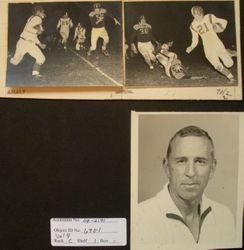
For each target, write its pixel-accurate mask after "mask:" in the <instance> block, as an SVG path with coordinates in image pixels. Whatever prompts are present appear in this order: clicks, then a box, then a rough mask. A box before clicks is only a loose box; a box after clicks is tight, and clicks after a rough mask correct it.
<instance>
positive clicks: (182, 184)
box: [165, 136, 216, 201]
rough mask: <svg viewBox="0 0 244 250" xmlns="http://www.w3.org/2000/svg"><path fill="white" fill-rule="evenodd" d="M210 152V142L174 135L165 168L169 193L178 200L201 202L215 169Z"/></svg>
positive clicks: (204, 138)
mask: <svg viewBox="0 0 244 250" xmlns="http://www.w3.org/2000/svg"><path fill="white" fill-rule="evenodd" d="M212 150H213V148H212V146H211V143H210V141H209V140H208V139H207V138H206V137H197V136H187V137H179V136H177V137H176V138H175V139H174V140H173V141H172V144H171V153H170V155H169V159H168V160H166V162H165V169H166V174H167V176H168V178H169V186H170V191H171V192H172V193H173V195H174V196H175V197H176V198H177V199H181V200H182V199H183V200H186V201H194V200H199V199H201V197H202V194H203V191H204V189H205V188H206V186H207V184H208V180H209V179H210V178H212V176H213V173H214V170H215V166H216V161H215V159H213V156H212Z"/></svg>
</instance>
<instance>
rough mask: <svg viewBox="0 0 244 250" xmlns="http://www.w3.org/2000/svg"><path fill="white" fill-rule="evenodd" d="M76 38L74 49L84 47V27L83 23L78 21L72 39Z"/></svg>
mask: <svg viewBox="0 0 244 250" xmlns="http://www.w3.org/2000/svg"><path fill="white" fill-rule="evenodd" d="M75 40H76V45H75V49H76V50H78V51H79V50H80V49H84V45H83V44H84V42H85V40H86V28H85V27H83V25H82V24H81V23H78V24H77V26H76V28H75V34H74V39H73V41H75Z"/></svg>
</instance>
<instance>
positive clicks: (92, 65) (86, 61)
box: [69, 48, 122, 86]
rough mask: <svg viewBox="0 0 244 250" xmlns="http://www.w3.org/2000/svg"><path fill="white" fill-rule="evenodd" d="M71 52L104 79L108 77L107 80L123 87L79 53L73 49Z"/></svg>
mask: <svg viewBox="0 0 244 250" xmlns="http://www.w3.org/2000/svg"><path fill="white" fill-rule="evenodd" d="M69 50H70V51H71V52H72V53H74V54H75V55H76V56H78V57H79V58H81V59H82V60H83V61H84V62H85V63H87V64H88V65H89V66H91V67H92V68H93V69H95V70H96V71H97V72H99V73H100V74H101V75H103V76H104V77H106V78H107V79H109V80H110V81H111V82H113V83H114V84H116V85H117V86H122V84H120V83H119V82H117V81H116V80H114V79H113V78H112V77H110V76H109V75H107V74H106V73H104V72H103V71H102V70H101V69H100V68H99V67H97V66H95V65H94V64H93V63H91V62H90V61H89V60H87V59H86V58H85V57H83V56H81V55H80V54H79V53H77V52H75V51H74V50H73V49H70V48H69Z"/></svg>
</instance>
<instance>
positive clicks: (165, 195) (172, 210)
mask: <svg viewBox="0 0 244 250" xmlns="http://www.w3.org/2000/svg"><path fill="white" fill-rule="evenodd" d="M168 185H169V183H167V184H166V185H165V186H164V188H163V189H162V190H161V191H160V192H159V193H158V194H157V196H156V197H157V202H158V204H159V207H160V210H161V213H162V214H163V215H165V216H167V217H172V218H174V217H177V218H181V219H182V220H183V218H182V215H181V212H180V210H179V209H178V208H177V206H176V205H175V203H174V201H173V200H172V198H171V196H170V194H169V189H168ZM210 211H211V205H210V201H209V199H208V198H207V197H206V196H205V194H203V196H202V200H201V202H200V216H201V217H202V216H203V215H204V216H206V215H207V214H208V213H209V212H210Z"/></svg>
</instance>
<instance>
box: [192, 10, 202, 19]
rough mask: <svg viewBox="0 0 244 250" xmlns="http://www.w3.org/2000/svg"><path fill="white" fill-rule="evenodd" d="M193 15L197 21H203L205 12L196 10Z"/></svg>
mask: <svg viewBox="0 0 244 250" xmlns="http://www.w3.org/2000/svg"><path fill="white" fill-rule="evenodd" d="M192 16H193V17H194V19H195V20H196V21H201V20H202V19H203V14H202V13H200V12H196V13H194V14H192Z"/></svg>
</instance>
